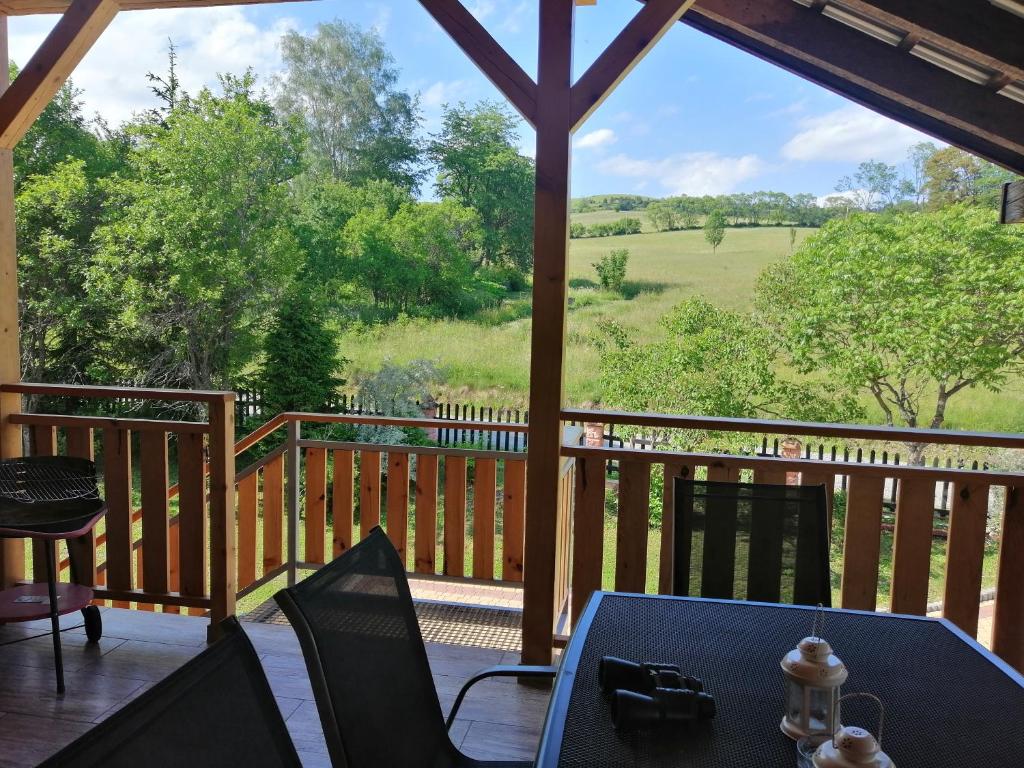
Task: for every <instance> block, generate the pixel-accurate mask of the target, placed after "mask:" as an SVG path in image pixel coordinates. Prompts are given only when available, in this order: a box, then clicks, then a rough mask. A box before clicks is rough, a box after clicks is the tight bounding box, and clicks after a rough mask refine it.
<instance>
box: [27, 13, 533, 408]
mask: <svg viewBox="0 0 1024 768" xmlns="http://www.w3.org/2000/svg"><path fill="white" fill-rule="evenodd" d="M281 51H282V57H283V61H284V69H283V71H282V73H281V75H280V76H278V77H275V78H274V79H272V80H271V81H269V82H267V83H260V82H259V81H258V80H257V77H256V75H255V74H254V73H253V72H252V71H248V72H245V73H241V74H236V75H232V74H224V75H222V76H220V78H219V80H218V83H217V85H216V86H215V87H212V88H204V89H202V90H201V91H200V92H198V93H186V92H185V91H184V90H183V89H182V87H181V84H180V80H179V77H178V69H179V64H180V62H179V61H178V54H177V52H176V51H175V49H174V47H173V45H171V47H170V48H169V52H168V53H169V55H168V67H167V71H166V72H164V73H161V74H150V75H148V79H149V83H150V87H151V89H152V92H153V94H154V95H155V97H156V99H157V102H158V106H157V107H156V108H154V109H151V110H148V111H146V112H144V113H141V114H137V115H135V116H134V117H133V118H132V119H131V120H129V121H127V122H125V123H123V124H121V125H117V126H111V125H110V124H108V123H107V122H106V121H105V120H103V119H102V117H99V118H97V119H96V120H95V121H89V120H87V119H86V118H85V116H84V114H83V107H82V94H81V92H79V91H77V90H76V89H75V88H74V86H73V85H71V84H70V83H69V84H67V85H65V86H64V87H63V88H62V89H61V90H60V92H59V93H58V95H57V97H56V98H55V99H54V100H53V101H52V102H51V103H50V104H49V105H48V106H47V107H46V109H45V110H44V112H43V115H42V116H41V118H40V119H39V120H38V121H37V122H36V123H35V124H34V125H33V127H32V128H31V129H30V131H29V132H28V134H27V135H26V137H25V139H24V140H22V141H21V142H20V143H19V144H18V146H17V149H16V150H15V154H14V162H15V192H16V219H17V227H18V249H19V252H18V261H19V288H20V312H21V322H22V371H23V376H24V377H25V379H27V380H39V381H64V382H80V383H94V384H104V383H118V384H123V383H134V384H139V385H152V386H167V387H185V388H201V389H206V388H231V387H236V386H242V385H244V384H245V383H246V382H247V381H250V382H251V381H253V380H254V379H255V380H258V381H259V382H261V383H262V382H268V383H271V384H272V385H273V384H274V383H276V382H279V381H281V380H282V377H283V376H284V374H285V372H286V368H287V367H288V366H294V365H296V364H302V365H306V366H310V367H311V368H310V369H314V368H316V367H317V366H316V364H314V363H313V362H312V359H313V358H319V359H320V360H321V361H326V363H325V364H322V365H320V367H321V368H323V371H322V373H323V375H322V376H321V377H320V378H321V385H322V386H321V389H322V388H323V387H331V388H333V387H335V386H337V384H339V383H340V382H339V380H338V379H337V378H336V377H335V372H336V371H337V370H338V369H339V366H340V364H341V363H342V362H343V361H341V360H340V359H338V357H337V350H336V348H335V345H334V342H333V337H332V330H335V329H337V328H338V327H339V326H340V324H341V323H344V322H347V321H349V320H351V319H354V318H362V319H369V320H375V319H386V318H389V317H393V316H396V315H397V314H399V313H407V314H419V315H423V314H430V315H441V316H459V315H465V314H468V313H470V312H473V311H475V310H476V309H478V308H480V307H483V306H486V305H488V304H493V303H496V302H498V301H500V300H501V298H502V296H503V295H505V293H506V291H508V290H509V289H517V288H521V287H522V286H523V285H524V284H525V281H526V277H525V276H526V275H527V274H528V272H529V271H530V269H531V267H532V226H533V176H534V169H533V161H532V160H531V159H530V158H527V157H524V156H522V155H521V154H520V153H519V151H518V142H519V137H518V136H517V134H516V130H517V125H518V122H517V120H516V119H515V117H514V116H513V114H512V113H511V112H510V111H509V110H507V109H506V108H504V107H501V106H498V105H495V104H490V103H480V104H476V105H472V106H467V105H465V104H456V105H446V106H445V108H444V111H443V116H442V121H441V127H440V128H439V129H438V130H437V132H436V133H433V134H430V135H428V136H427V137H426V138H421V137H420V135H419V126H420V123H421V115H420V109H419V104H418V100H417V97H416V96H415V95H414V94H410V93H407V92H404V91H402V90H400V89H399V88H398V87H397V86H396V83H397V79H398V71H397V69H396V67H395V63H394V60H393V59H392V57H391V56H390V54H389V53H388V52H387V50H386V49H385V48H384V46H383V44H382V42H381V40H380V38H379V37H378V36H377V35H376V33H373V32H365V31H362V30H359V29H357V28H355V27H352V26H350V25H347V24H345V23H342V22H333V23H328V24H321V25H320V26H319V27H318V28H317V30H316V31H315V33H313V34H312V35H309V36H304V35H302V34H300V33H298V32H294V31H293V32H288V33H286V34H285V35H284V37H283V38H282V40H281ZM13 74H14V73H13V72H12V75H13ZM428 183H431V184H432V186H433V189H434V192H435V194H436V197H437V201H436V202H421V201H418V200H417V197H418V194H419V193H420V191H421V189H422V187H424V186H425V185H426V184H428ZM282 350H289V351H290V352H293V353H297V354H299V355H300V358H302V359H299V360H296V359H295V358H294V356H292V357H291V358H289V355H288V354H285V353H284V352H283V351H282ZM291 372H292V373H294V370H292V371H291ZM254 383H255V382H254ZM271 389H274V390H275V391H277V392H279V393H281V394H280V397H285V398H286V399H287V395H286V392H287V390H285V389H283V388H281V387H273V386H271ZM314 389H315V387H314ZM297 391H298V392H300V393H302V394H301V396H298V397H299V400H298V401H297V400H296V399H295V398H294V397H293V398H291V399H289V400H288V402H280V403H269V404H268V405H270V406H271V407H316V406H317V405H319V403H320V402H324V401H319V402H318V401H317V398H318V397H319V395H315V393H311V392H308V391H305V390H303V388H298V390H297ZM310 398H312V400H310Z"/></svg>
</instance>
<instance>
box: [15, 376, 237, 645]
mask: <svg viewBox="0 0 1024 768" xmlns="http://www.w3.org/2000/svg"><path fill="white" fill-rule="evenodd" d="M0 391H3V392H9V393H15V394H21V395H43V396H46V397H73V398H78V399H93V398H101V399H122V398H129V399H131V400H135V401H160V402H168V401H187V402H198V403H202V404H204V405H205V406H206V410H207V420H206V421H202V422H196V421H180V420H162V419H122V418H107V417H90V416H63V415H54V414H42V413H12V414H9V415H8V416H7V420H8V422H9V423H10V424H14V425H20V426H22V427H23V428H24V429H27V430H28V431H29V435H30V440H29V445H30V446H31V453H33V454H35V455H55V454H57V453H58V450H62V451H63V452H64V453H65V454H67V455H71V456H79V457H83V458H88V459H90V460H92V459H94V458H95V456H96V453H97V443H98V447H99V452H100V453H101V455H102V461H101V471H102V475H103V495H104V499H105V501H106V504H107V514H106V515H105V517H104V520H103V522H102V523H101V525H100V526H99V527H98V529H97V530H94V531H93V532H92V533H91V534H90V535H88V536H86V537H83V538H82V539H80V540H78V541H75V542H72V543H71V544H70V549H69V558H67V559H65V560H62V561H61V563H60V564H61V570H62V571H63V570H64V569H66V568H68V567H69V566H70V565H71V560H74V565H75V570H76V578H77V580H78V581H80V582H81V583H84V584H88V585H90V586H93V587H94V588H95V594H96V597H97V599H100V600H111V601H113V603H114V604H115V605H120V606H127V605H129V604H131V603H136V604H138V605H140V606H144V607H150V608H151V607H152V606H153V605H163V606H167V607H170V608H171V609H175V610H176V609H180V608H181V607H187V608H190V609H193V610H195V611H197V612H209V614H210V617H211V625H212V626H213V627H216V625H217V624H218V623H219V621H220V620H221V619H223V618H225V617H227V616H230V615H231V614H233V613H234V612H235V587H234V585H235V572H234V569H233V563H232V567H230V568H229V567H228V566H229V562H232V561H233V557H231V555H232V553H233V552H234V549H235V544H234V540H235V525H234V521H233V519H232V518H233V515H234V485H235V480H234V474H235V470H234V454H233V451H232V444H233V441H234V404H233V400H234V394H233V393H231V392H205V391H182V390H165V389H131V388H124V387H85V386H70V385H54V384H27V383H26V384H5V385H3V386H2V387H0ZM61 437H62V438H63V439H60V438H61ZM97 437H98V438H99V439H98V440H97ZM171 441H173V443H174V445H175V448H176V454H177V468H178V478H179V481H178V483H177V484H176V485H173V486H172V485H171V484H170V482H169V467H170V464H169V461H168V458H169V445H170V443H171ZM134 466H138V467H139V473H138V476H139V482H140V484H141V500H142V504H141V507H139V508H136V507H135V505H134V499H133V496H134V494H133V485H134V482H135V472H134V471H133V467H134ZM175 497H176V498H177V514H176V515H173V516H172V514H171V504H170V502H171V499H174V498H175ZM140 527H141V537H138V536H137V535H136V531H137V530H138V528H140ZM43 546H45V545H43V544H41V543H37V544H36V545H35V549H34V556H33V577H34V578H35V579H37V580H40V579H42V578H44V574H43V573H42V568H41V567H40V566H41V564H42V563H43V562H44V560H43V558H42V557H41V555H42V554H43V553H44V552H45V550H44V549H42V547H43ZM143 552H145V556H144V557H143Z"/></svg>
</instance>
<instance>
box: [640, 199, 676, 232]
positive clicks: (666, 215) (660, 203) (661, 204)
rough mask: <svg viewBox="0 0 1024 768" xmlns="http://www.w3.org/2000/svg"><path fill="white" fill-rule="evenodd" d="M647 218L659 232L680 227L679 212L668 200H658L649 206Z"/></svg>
mask: <svg viewBox="0 0 1024 768" xmlns="http://www.w3.org/2000/svg"><path fill="white" fill-rule="evenodd" d="M647 218H648V219H649V220H650V222H651V224H652V225H653V226H654V228H655V229H656V230H658V231H659V232H668V231H670V230H673V229H677V228H678V227H679V212H678V211H677V210H676V209H675V208H674V207H673V206H672V204H671V203H670V202H668V201H666V200H656V201H654V202H653V203H651V204H650V205H648V206H647Z"/></svg>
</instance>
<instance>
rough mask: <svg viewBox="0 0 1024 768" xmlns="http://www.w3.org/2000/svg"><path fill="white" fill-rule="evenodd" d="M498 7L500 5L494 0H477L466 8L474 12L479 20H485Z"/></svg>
mask: <svg viewBox="0 0 1024 768" xmlns="http://www.w3.org/2000/svg"><path fill="white" fill-rule="evenodd" d="M497 8H498V5H497V3H495V2H494V0H476V2H475V3H473V4H472V5H470V6H468V7H467V9H466V10H468V11H469V12H470V13H471V14H473V16H474V17H475V18H476V20H477V21H479V22H483V21H485V20H486V19H487V17H488V16H491V15H493V14H494V12H495V11H496V10H497Z"/></svg>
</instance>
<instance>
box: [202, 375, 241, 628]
mask: <svg viewBox="0 0 1024 768" xmlns="http://www.w3.org/2000/svg"><path fill="white" fill-rule="evenodd" d="M209 448H210V453H209V460H210V627H209V629H208V632H207V634H208V639H209V640H211V641H212V640H216V639H217V638H218V637H220V622H222V621H223V620H224V619H226V618H227V617H228V616H233V615H234V613H235V598H236V594H237V592H238V581H237V578H238V576H237V574H238V566H237V562H236V558H237V531H236V530H235V395H234V393H233V392H225V393H224V396H223V398H221V399H217V400H212V401H211V402H210V446H209Z"/></svg>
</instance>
